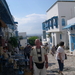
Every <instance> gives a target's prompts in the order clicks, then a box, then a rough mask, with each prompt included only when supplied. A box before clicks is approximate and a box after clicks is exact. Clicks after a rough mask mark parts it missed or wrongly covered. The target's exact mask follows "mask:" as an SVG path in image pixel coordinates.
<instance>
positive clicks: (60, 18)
mask: <svg viewBox="0 0 75 75" xmlns="http://www.w3.org/2000/svg"><path fill="white" fill-rule="evenodd" d="M74 7H75V1H63V0H62V1H57V2H55V3H54V4H53V5H52V6H51V7H50V8H49V9H48V10H47V12H46V13H47V20H46V21H44V22H43V23H42V28H43V31H46V33H50V34H51V36H50V46H53V45H57V44H59V42H60V41H64V42H65V47H66V48H67V47H68V46H69V40H68V34H67V30H63V29H62V28H63V27H65V26H66V25H67V20H68V19H71V18H73V17H74V16H75V13H74V12H75V11H74ZM44 35H45V34H44Z"/></svg>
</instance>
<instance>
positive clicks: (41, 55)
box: [24, 39, 65, 75]
mask: <svg viewBox="0 0 75 75" xmlns="http://www.w3.org/2000/svg"><path fill="white" fill-rule="evenodd" d="M47 45H48V44H47V43H45V44H44V45H42V43H41V42H40V40H39V39H36V40H35V46H33V47H31V46H30V45H29V44H27V46H26V47H25V48H24V55H25V59H29V66H30V69H33V71H34V72H33V73H34V75H46V69H47V68H48V57H47V55H48V53H49V54H52V56H55V55H56V56H55V58H56V60H57V61H58V65H59V71H58V73H59V74H60V75H63V73H62V71H63V68H64V60H65V52H64V42H62V41H61V42H60V43H59V45H57V46H55V45H53V47H52V48H51V50H50V51H49V48H48V46H47ZM26 66H27V62H26Z"/></svg>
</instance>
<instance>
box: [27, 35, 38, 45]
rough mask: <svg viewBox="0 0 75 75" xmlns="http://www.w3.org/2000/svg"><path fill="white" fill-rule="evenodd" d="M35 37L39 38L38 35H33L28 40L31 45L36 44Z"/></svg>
mask: <svg viewBox="0 0 75 75" xmlns="http://www.w3.org/2000/svg"><path fill="white" fill-rule="evenodd" d="M35 39H38V37H37V36H32V37H30V38H29V39H28V42H29V44H30V45H32V46H34V45H35Z"/></svg>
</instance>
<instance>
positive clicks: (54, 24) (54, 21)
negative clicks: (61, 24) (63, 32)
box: [42, 16, 58, 31]
mask: <svg viewBox="0 0 75 75" xmlns="http://www.w3.org/2000/svg"><path fill="white" fill-rule="evenodd" d="M55 28H57V29H58V16H54V17H52V18H50V19H48V20H46V21H45V22H43V23H42V29H43V30H46V31H48V30H52V29H53V30H54V29H55Z"/></svg>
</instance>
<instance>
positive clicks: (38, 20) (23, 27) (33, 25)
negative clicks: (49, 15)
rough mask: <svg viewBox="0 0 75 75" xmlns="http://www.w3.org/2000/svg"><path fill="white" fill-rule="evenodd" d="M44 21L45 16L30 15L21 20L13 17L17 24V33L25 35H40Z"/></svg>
mask: <svg viewBox="0 0 75 75" xmlns="http://www.w3.org/2000/svg"><path fill="white" fill-rule="evenodd" d="M45 19H46V15H45V14H35V13H34V14H30V15H27V16H25V17H23V18H17V17H15V20H16V21H17V22H18V31H19V32H26V33H27V34H41V33H42V22H44V21H45Z"/></svg>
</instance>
